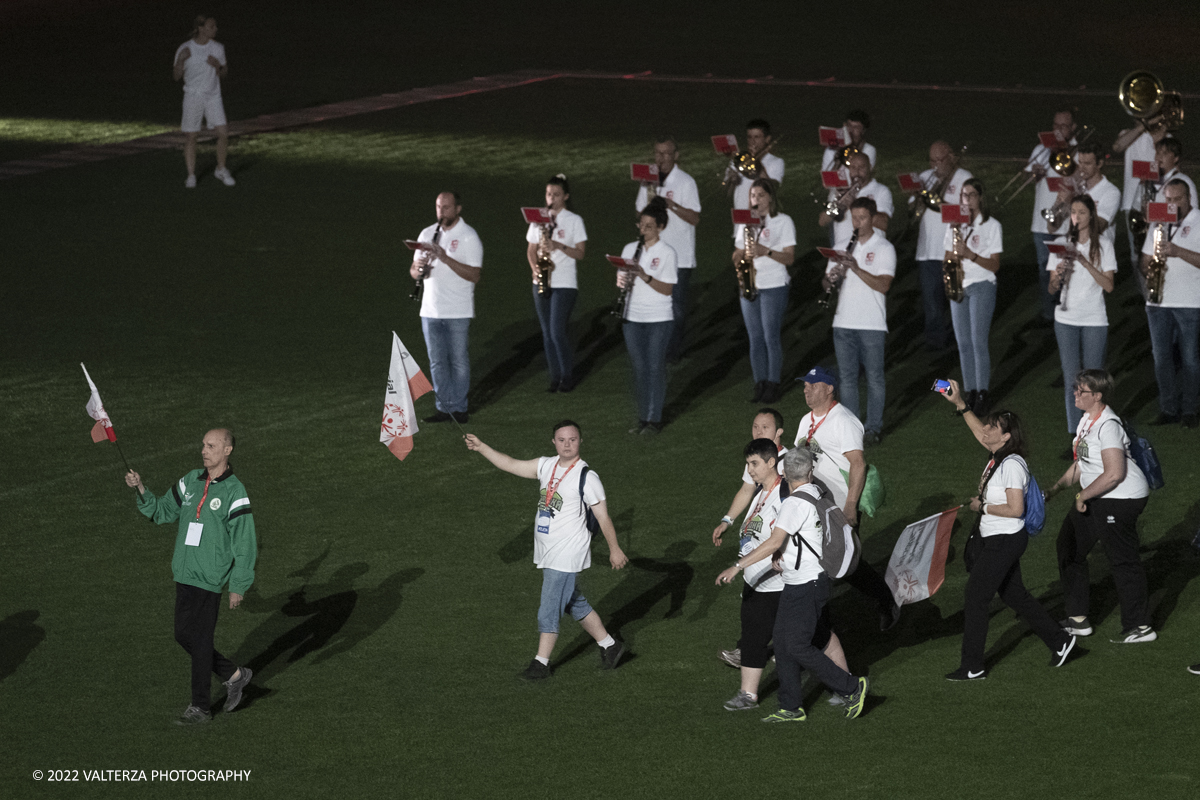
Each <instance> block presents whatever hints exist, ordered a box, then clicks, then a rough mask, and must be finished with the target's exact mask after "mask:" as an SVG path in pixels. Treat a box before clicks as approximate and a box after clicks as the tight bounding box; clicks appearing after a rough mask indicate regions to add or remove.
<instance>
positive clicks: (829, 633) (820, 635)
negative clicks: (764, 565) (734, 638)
mask: <svg viewBox="0 0 1200 800" xmlns="http://www.w3.org/2000/svg"><path fill="white" fill-rule="evenodd" d="M780 594H782V593H781V592H756V591H754V589H753V588H752V587H751V586H750V584H742V638H741V639H738V649H739V650H741V651H742V666H743V667H748V668H750V669H764V668H765V667H766V666H767V659H769V658H770V657H771V650H770V646H769V645H770V644H771V636H772V635H773V633H774V631H775V618H776V616H777V615H778V612H779V596H780ZM832 638H833V629H832V628H831V627H830V624H829V606H826V607H825V608H824V609H823V610H822V611H821V618H820V619H819V620H817V629H816V632H815V633H814V634H813V640H812V643H813V647H815V648H817V649H818V650H821V651H824V650H825V648H826V647H827V646H828V645H829V640H830V639H832Z"/></svg>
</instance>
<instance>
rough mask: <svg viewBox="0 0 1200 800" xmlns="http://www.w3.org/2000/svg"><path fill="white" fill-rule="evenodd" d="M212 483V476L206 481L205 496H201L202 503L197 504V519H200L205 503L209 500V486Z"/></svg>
mask: <svg viewBox="0 0 1200 800" xmlns="http://www.w3.org/2000/svg"><path fill="white" fill-rule="evenodd" d="M210 483H212V475H209V476H208V478H206V479H205V481H204V494H203V495H201V496H200V502H199V503H197V504H196V519H200V509H201V508H203V507H204V501H205V500H207V499H208V485H209V484H210Z"/></svg>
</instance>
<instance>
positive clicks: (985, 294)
mask: <svg viewBox="0 0 1200 800" xmlns="http://www.w3.org/2000/svg"><path fill="white" fill-rule="evenodd" d="M1047 296H1049V295H1047ZM995 311H996V284H994V283H992V282H991V281H979V282H978V283H972V284H971V285H970V286H968V287H967V288H966V289H964V290H963V299H962V302H961V303H954V302H951V303H950V319H951V321H952V322H953V323H954V338H955V339H957V340H958V363H959V364H960V365H962V374H963V383H962V388H963V391H964V392H970V391H974V390H976V389H987V388H988V384H989V383H990V382H991V380H992V357H991V354H990V353H989V352H988V333H989V332H990V331H991V329H992V314H993V313H994V312H995Z"/></svg>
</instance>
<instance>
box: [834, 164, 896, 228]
mask: <svg viewBox="0 0 1200 800" xmlns="http://www.w3.org/2000/svg"><path fill="white" fill-rule="evenodd" d="M837 191H842V190H841V189H838V190H837ZM833 196H834V195H832V193H831V199H832V197H833ZM858 197H869V198H871V199H872V200H874V201H875V206H876V210H877V211H878V213H880V214H887V215H888V216H889V217H891V216H895V214H896V208H895V206H894V205H892V190H891V189H889V188H887V187H886V186H884V185H883V184H882V183H880V182H879V181H877V180H875V179H874V178H872V179H871V182H870V183H868V184H867V185H866V186H864V187H863V188H861V189H859V191H858ZM853 230H854V222H853V221H852V220H851V219H850V210H849V209H847V210H846V213H845V214H844V215H842V218H841V219H840V220H834V223H833V240H834V241H835V242H839V241H841V240H842V239H849V238H850V232H851V231H853Z"/></svg>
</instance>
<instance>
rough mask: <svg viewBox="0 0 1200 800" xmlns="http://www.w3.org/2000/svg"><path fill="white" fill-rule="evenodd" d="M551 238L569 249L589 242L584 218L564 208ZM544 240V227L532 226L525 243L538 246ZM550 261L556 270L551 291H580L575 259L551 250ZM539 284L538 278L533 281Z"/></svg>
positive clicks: (558, 215)
mask: <svg viewBox="0 0 1200 800" xmlns="http://www.w3.org/2000/svg"><path fill="white" fill-rule="evenodd" d="M550 238H551V239H553V240H554V241H556V242H558V243H559V244H564V245H566V246H567V247H575V246H576V245H578V244H579V243H580V242H586V241H587V230H586V229H585V228H584V227H583V217H581V216H579V215H578V214H576V213H575V212H574V211H570V210H569V209H566V208H564V209H563V210H562V211H560V212H558V214H557V215H556V216H555V217H554V230H553V231H552V232H551V233H550ZM541 240H542V226H541V225H538V224H532V225H530V226H529V230H528V231H527V232H526V233H525V241H527V242H529V243H531V244H537V243H538V242H540V241H541ZM550 260H551V261H553V262H554V269H553V270H551V272H550V288H551V289H578V288H579V282H578V279H577V277H576V274H575V259H573V258H571V257H570V256H569V255H567V254H566V253H564V252H563V251H562V250H551V251H550ZM532 282H533V283H537V278H533V279H532Z"/></svg>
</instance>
